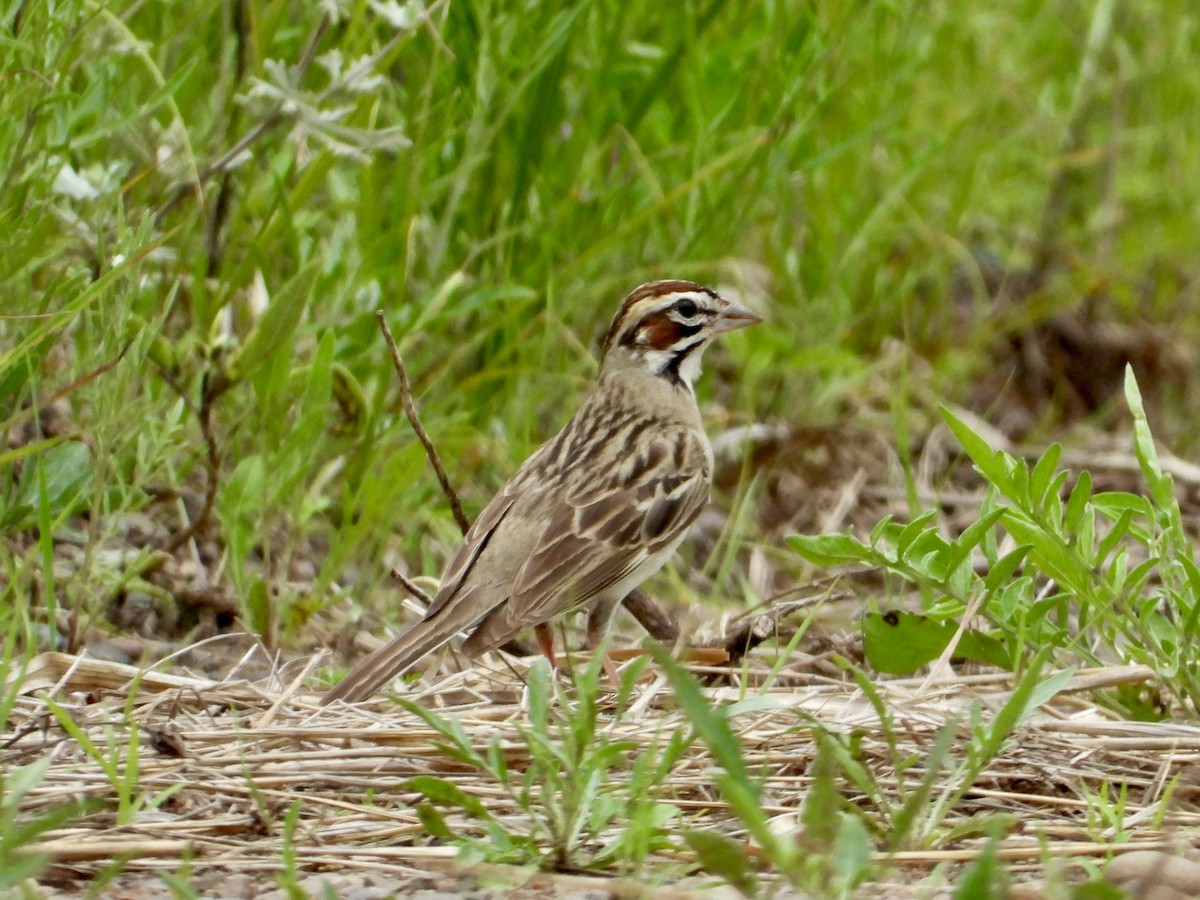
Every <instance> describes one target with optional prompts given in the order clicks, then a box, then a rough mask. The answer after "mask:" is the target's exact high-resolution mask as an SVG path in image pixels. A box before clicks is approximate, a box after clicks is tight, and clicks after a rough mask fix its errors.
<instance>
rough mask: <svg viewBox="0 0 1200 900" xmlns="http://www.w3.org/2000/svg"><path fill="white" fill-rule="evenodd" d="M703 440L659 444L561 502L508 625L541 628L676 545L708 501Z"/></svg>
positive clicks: (684, 436) (682, 438)
mask: <svg viewBox="0 0 1200 900" xmlns="http://www.w3.org/2000/svg"><path fill="white" fill-rule="evenodd" d="M703 440H704V439H703V437H702V436H698V435H696V434H695V433H694V432H691V431H687V430H680V431H678V432H675V433H672V434H668V435H663V436H660V437H657V438H655V439H653V440H651V441H648V442H647V444H646V447H645V449H644V450H643V452H642V453H641V455H640V456H639V457H637V458H634V459H631V460H628V461H627V462H626V463H625V464H624V465H622V466H618V467H617V470H616V471H614V473H613V475H612V476H611V477H610V478H609V479H605V481H604V482H601V483H600V484H593V485H590V486H588V485H580V486H579V487H578V488H577V489H575V490H572V491H567V492H565V494H560V495H558V499H556V501H555V503H554V508H553V509H552V510H550V516H549V522H548V523H547V525H546V527H545V528H544V529H543V531H542V533H541V535H540V536H539V538H538V541H537V543H536V545H535V546H534V549H533V552H532V553H531V554H530V555H529V558H528V560H527V561H526V562H525V564H524V566H522V567H521V571H520V572H519V573H518V574H517V577H516V580H515V581H514V582H513V586H512V595H511V597H510V598H509V602H508V604H507V606H508V611H509V618H511V619H514V620H517V621H520V622H522V623H524V624H525V625H534V624H537V623H539V622H545V621H548V620H549V619H552V618H554V617H555V616H558V615H561V614H562V613H564V612H567V611H569V610H572V609H577V608H579V607H580V606H582V605H584V604H586V603H588V602H589V601H590V600H592V599H594V598H595V597H596V596H598V595H599V594H602V593H603V592H604V591H605V590H606V589H608V588H610V587H612V586H613V585H615V584H617V583H618V582H620V581H621V580H622V579H623V578H625V577H626V576H627V575H630V574H632V573H633V572H635V571H637V569H638V568H639V567H640V566H641V565H642V564H643V563H645V562H647V561H648V560H649V559H651V558H652V557H654V556H655V555H656V554H658V553H660V552H662V551H663V550H664V549H666V548H668V547H670V546H673V545H674V544H676V543H677V542H678V540H679V538H680V537H681V536H682V535H683V533H684V532H685V531H686V530H687V527H688V526H689V525H690V524H691V523H692V521H693V520H694V519H695V518H696V516H697V515H699V513H700V510H702V509H703V508H704V504H705V503H706V502H707V501H708V492H709V484H710V477H711V473H710V468H711V467H710V464H709V461H708V449H707V446H706V444H704V443H703Z"/></svg>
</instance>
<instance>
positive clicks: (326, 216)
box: [0, 0, 1200, 651]
mask: <svg viewBox="0 0 1200 900" xmlns="http://www.w3.org/2000/svg"><path fill="white" fill-rule="evenodd" d="M0 37H2V40H0V221H3V223H4V232H5V234H4V240H3V241H2V242H0V433H3V435H4V436H5V439H6V440H5V443H4V444H3V445H0V536H2V538H3V542H2V544H0V583H3V595H4V606H5V608H6V609H7V610H8V611H9V613H12V614H13V615H10V616H9V617H8V622H7V627H8V633H9V634H10V635H14V636H22V637H21V640H20V641H19V642H18V643H20V644H21V646H23V647H25V649H26V650H30V651H31V650H32V649H33V648H34V647H36V646H37V645H38V644H39V643H40V644H45V643H46V642H47V640H48V638H47V636H46V635H45V633H44V632H43V633H41V636H40V637H39V636H38V635H39V632H37V631H36V630H35V629H32V628H31V627H30V625H31V623H33V622H34V621H36V620H38V619H44V618H45V616H46V615H49V616H50V617H51V618H58V620H59V625H60V628H61V629H62V630H63V631H64V633H65V635H66V638H65V640H66V641H67V642H68V643H75V644H77V643H78V642H79V641H81V640H82V636H83V635H84V634H85V633H86V632H87V630H88V629H89V628H101V629H107V628H110V627H112V625H113V624H114V623H115V624H116V625H117V626H118V627H126V628H128V629H130V630H133V631H141V632H142V633H150V634H154V635H156V636H169V637H176V636H180V635H193V636H194V635H196V634H199V633H202V631H203V630H204V628H209V629H211V628H214V627H215V628H218V629H220V628H224V627H230V626H231V622H230V621H229V619H230V616H232V615H236V616H239V617H241V618H242V620H243V621H244V622H245V623H246V624H248V625H249V626H251V627H252V628H254V629H255V630H257V631H259V632H260V633H262V634H264V635H265V636H266V637H267V639H268V642H269V643H275V642H278V641H283V642H292V641H298V642H300V643H313V642H317V641H319V639H320V635H321V634H322V633H323V631H322V629H323V628H324V627H325V620H324V619H322V618H321V616H325V615H327V614H329V611H330V610H331V609H333V608H335V604H336V609H339V610H341V611H342V612H340V613H338V615H349V616H351V617H353V616H356V615H357V611H358V610H360V609H362V608H364V607H366V608H369V609H371V610H372V612H373V614H378V615H379V616H380V617H382V618H388V616H389V614H388V612H387V611H388V610H394V609H395V607H396V604H397V602H398V601H397V600H396V598H395V594H394V593H392V594H388V593H382V594H379V595H378V596H377V595H376V592H375V590H374V589H375V588H377V587H379V586H380V585H385V584H387V582H388V577H387V571H388V568H389V566H391V565H395V564H398V565H400V566H401V567H402V568H404V569H406V570H408V571H411V572H414V573H425V574H430V575H436V574H437V573H438V572H439V571H440V569H441V566H442V565H443V564H444V561H445V559H446V556H447V553H448V552H449V551H450V549H451V548H452V546H453V544H454V543H455V539H456V535H457V530H456V528H455V526H454V523H453V520H452V519H451V517H450V515H449V512H448V510H447V509H446V506H445V503H444V502H443V500H442V498H441V494H440V492H439V490H438V488H437V484H436V481H435V480H434V478H433V477H432V474H431V473H430V471H429V469H428V467H427V464H426V462H425V459H424V455H423V453H422V451H421V449H420V447H419V445H418V444H417V443H416V441H415V439H414V438H413V436H412V434H411V432H410V431H409V429H408V428H407V426H406V425H405V423H404V421H403V417H402V414H401V411H400V407H399V402H398V394H397V388H396V382H395V375H394V372H393V370H392V366H391V361H390V359H389V358H388V355H387V353H386V349H385V347H384V344H383V342H382V340H381V337H380V334H379V331H378V328H377V323H376V321H375V317H374V312H375V310H377V309H383V310H385V311H386V313H387V318H388V321H389V323H390V325H391V327H392V329H393V330H394V331H395V333H396V336H397V339H398V341H399V344H400V348H401V351H402V352H403V354H404V357H405V360H406V362H407V364H408V367H409V370H410V372H411V374H412V376H413V378H414V382H415V388H416V393H417V398H418V402H419V404H420V406H421V410H422V414H423V418H424V421H425V424H426V427H427V428H428V430H429V432H430V434H431V436H432V438H433V439H434V441H435V442H436V444H437V446H438V447H439V449H440V450H441V453H442V455H443V457H444V458H445V459H446V460H447V465H448V467H449V469H450V474H451V477H452V479H453V480H454V481H455V483H456V484H457V485H458V486H459V488H460V489H461V492H462V494H463V495H464V500H465V502H466V505H467V507H468V512H469V513H474V512H475V511H477V510H478V509H479V508H480V506H481V505H482V504H483V503H485V502H486V500H487V499H488V498H489V497H490V495H491V493H492V492H493V491H494V490H495V489H496V488H497V487H498V486H499V485H500V484H501V483H502V482H503V480H504V479H505V478H506V477H507V476H508V475H509V474H510V473H511V472H512V471H513V469H515V467H516V466H517V465H518V464H519V462H520V461H521V460H522V459H523V458H524V457H525V456H526V455H527V454H528V453H529V452H530V451H531V450H532V449H533V448H534V447H535V446H536V445H537V444H538V443H539V442H540V441H541V440H543V439H545V438H546V437H548V436H549V435H550V434H551V433H553V431H554V430H555V429H556V428H558V427H559V426H560V425H561V424H562V423H563V422H564V421H565V420H566V418H567V417H568V415H569V412H570V410H572V409H573V408H574V407H575V405H576V403H577V401H578V398H579V396H580V394H581V393H582V392H583V391H584V390H585V389H586V387H587V385H588V383H589V380H590V378H591V376H592V375H593V373H594V371H595V351H596V346H597V342H598V340H599V338H600V336H601V335H602V334H603V332H604V329H605V328H606V326H607V324H608V320H609V318H610V316H611V314H612V312H613V311H614V310H615V308H616V305H617V303H618V302H619V300H620V298H621V296H622V295H623V294H624V293H625V292H627V291H628V290H629V289H630V288H632V287H633V286H635V285H636V284H638V283H639V282H641V281H645V280H649V279H652V278H658V277H684V278H691V279H695V280H698V281H702V282H705V283H708V284H712V285H715V286H718V287H720V288H721V289H722V290H728V291H729V292H730V293H731V294H737V295H738V296H740V297H741V298H744V300H745V301H746V302H747V303H749V304H750V305H752V306H754V307H755V308H756V309H757V310H759V311H760V312H761V313H762V314H763V315H764V317H766V318H767V319H768V321H769V324H768V325H767V326H766V327H760V328H757V329H751V330H750V331H747V332H744V333H741V334H738V335H735V336H733V337H732V338H731V339H730V340H728V341H726V342H724V343H723V344H722V345H721V346H719V347H717V348H715V349H714V351H713V352H711V353H710V354H709V357H708V360H707V365H708V373H707V374H706V376H705V378H704V380H703V383H702V384H701V386H700V394H701V399H702V404H703V405H704V407H705V412H706V418H707V420H708V421H709V423H710V432H712V433H719V432H721V431H723V430H725V429H727V428H729V427H731V426H737V425H745V424H752V423H769V424H775V425H784V426H788V427H801V426H812V425H816V424H819V425H821V426H825V427H835V426H836V425H837V424H838V423H846V422H853V423H856V424H857V425H858V426H859V427H862V428H864V429H869V430H873V431H877V432H879V433H881V434H882V435H883V437H884V438H885V439H886V440H887V441H893V442H895V443H896V444H897V446H898V448H899V449H898V454H899V457H900V458H901V460H902V461H903V462H907V461H908V454H909V449H908V442H909V440H910V438H909V434H910V429H911V430H912V431H913V432H914V433H915V432H920V431H921V430H922V429H923V428H924V427H925V424H926V423H927V421H928V420H929V418H930V416H929V413H930V411H931V410H932V409H933V406H934V404H935V403H936V402H937V401H938V400H947V401H952V402H956V403H962V404H964V405H967V406H970V407H972V408H974V409H976V410H978V411H979V412H981V413H983V414H984V415H986V416H988V417H989V418H994V419H997V420H999V421H1001V422H1003V423H1008V424H1009V425H1011V429H1010V433H1011V434H1012V435H1014V436H1015V437H1018V438H1026V437H1028V438H1030V439H1031V440H1039V439H1042V438H1043V437H1045V436H1047V435H1050V434H1055V433H1058V430H1059V429H1060V428H1061V426H1062V425H1064V424H1068V423H1072V422H1074V423H1078V422H1081V421H1082V422H1084V423H1086V424H1088V425H1090V426H1100V427H1103V426H1104V425H1105V423H1106V422H1107V421H1108V419H1107V418H1106V413H1107V411H1108V410H1109V407H1110V406H1112V405H1113V401H1114V397H1113V395H1112V393H1111V388H1112V386H1113V385H1112V384H1111V383H1110V382H1111V381H1112V370H1116V371H1119V370H1120V366H1121V365H1122V364H1123V362H1124V361H1125V360H1126V359H1130V360H1132V361H1133V362H1134V363H1135V368H1138V369H1139V377H1140V378H1141V380H1142V381H1143V386H1144V387H1146V383H1147V381H1148V380H1149V381H1150V382H1151V384H1150V385H1149V388H1148V393H1158V394H1159V395H1160V406H1159V407H1158V409H1159V415H1160V416H1161V418H1160V420H1159V423H1156V425H1157V428H1156V434H1157V435H1158V436H1159V437H1161V438H1163V439H1165V440H1166V441H1167V442H1168V443H1169V444H1170V445H1171V446H1173V447H1174V448H1175V449H1176V451H1177V452H1187V451H1189V450H1191V449H1194V444H1195V439H1196V437H1197V432H1196V429H1195V425H1194V424H1193V423H1194V418H1195V417H1194V415H1192V413H1193V412H1194V408H1193V406H1192V405H1191V404H1190V403H1189V394H1188V391H1187V387H1188V382H1189V380H1190V372H1191V359H1192V356H1191V347H1192V346H1194V342H1195V337H1196V333H1197V311H1196V306H1197V304H1196V295H1197V291H1198V290H1200V263H1198V257H1197V254H1196V252H1195V243H1196V237H1195V235H1196V225H1197V215H1198V213H1200V166H1198V165H1197V160H1200V115H1197V110H1198V109H1200V67H1198V66H1197V65H1196V60H1197V59H1198V58H1200V7H1197V5H1196V4H1195V3H1193V2H1190V0H1174V2H1173V0H1156V2H1149V0H1148V2H1142V3H1137V4H1118V3H1116V2H1114V0H1107V2H1106V0H1097V2H1067V0H1064V2H1055V3H1043V2H1034V0H1006V2H999V3H984V2H952V0H944V2H935V0H925V2H920V0H894V2H868V3H855V4H832V3H809V2H788V0H781V2H764V3H756V4H741V3H732V2H722V0H708V2H695V3H678V4H646V5H644V6H639V5H637V4H633V5H631V4H627V3H618V2H613V0H594V2H582V3H575V4H565V5H564V4H556V3H545V2H532V0H528V2H512V3H500V2H486V0H481V2H472V0H442V2H433V3H430V4H428V5H422V4H419V3H407V4H405V3H396V2H375V0H370V2H331V3H324V4H306V3H296V2H251V0H246V2H226V0H220V2H216V0H212V2H191V3H169V2H156V0H144V2H115V3H95V2H72V0H65V2H54V3H49V2H46V3H30V2H10V3H8V4H7V5H6V6H4V7H3V11H2V12H0ZM1116 384H1117V386H1118V387H1119V382H1117V383H1116ZM1117 402H1118V403H1119V398H1118V399H1117ZM1013 410H1016V412H1015V413H1014V412H1013ZM773 465H774V466H776V467H778V468H780V469H782V470H786V469H787V468H788V465H789V462H788V458H787V455H786V454H783V455H782V456H781V457H780V458H778V459H776V460H775V462H774V463H773ZM747 469H753V466H747ZM746 474H747V475H755V476H756V477H753V478H749V479H742V483H746V484H749V485H750V487H749V488H747V489H746V490H741V491H738V490H736V489H735V488H734V487H732V484H734V483H736V482H737V479H736V478H735V479H732V481H729V480H727V481H726V483H725V489H724V490H723V491H722V492H721V493H720V495H719V496H718V507H719V508H720V509H723V510H727V511H728V510H732V514H731V515H729V516H728V517H727V519H726V520H725V524H724V525H723V526H721V534H720V537H719V539H718V540H717V541H716V542H715V544H711V545H706V546H705V548H704V552H703V553H701V552H700V551H699V550H693V551H689V552H690V556H688V557H687V558H688V560H689V566H691V567H694V568H696V569H697V570H700V571H702V572H703V574H704V578H705V579H707V580H706V581H703V582H697V581H696V580H695V579H694V578H692V577H691V576H684V575H679V574H676V575H671V574H668V575H667V576H665V578H666V582H667V587H666V588H664V591H665V593H666V594H668V595H669V594H671V593H672V592H674V593H681V592H683V593H685V592H687V591H688V590H693V591H695V590H698V588H697V584H700V583H702V584H704V585H707V588H705V589H704V590H706V591H707V590H711V589H714V588H720V591H719V592H720V593H722V594H723V595H725V596H733V597H735V598H736V597H738V596H739V595H740V592H741V591H742V582H743V580H744V579H743V577H742V575H740V574H739V573H738V567H737V566H735V565H733V564H732V563H731V560H732V559H734V558H736V557H737V556H738V554H743V555H744V553H745V552H746V549H747V548H748V547H751V546H753V545H755V544H756V543H760V544H763V543H766V542H768V541H769V540H773V539H774V536H775V531H772V528H775V529H776V530H778V528H780V527H782V526H779V519H778V517H776V520H775V521H774V525H772V526H770V527H768V526H766V525H763V524H762V523H761V522H759V521H758V519H757V517H756V510H757V506H756V504H757V503H758V502H759V501H760V500H761V491H762V490H764V488H763V487H762V484H763V479H762V478H758V477H757V476H758V475H759V474H760V473H757V472H750V471H748V472H747V473H746ZM210 506H211V509H209V507H210ZM785 524H786V525H787V526H788V527H793V528H795V527H804V526H805V525H806V524H807V523H804V522H796V521H790V522H785ZM764 552H766V554H767V556H768V557H769V558H770V559H772V560H774V562H775V563H776V564H777V565H780V566H783V565H785V563H784V562H783V561H782V560H783V559H784V557H782V556H780V555H778V554H776V553H775V551H772V550H771V549H770V548H769V547H768V548H767V549H766V550H765V551H764ZM685 582H687V583H685ZM672 585H673V586H672ZM689 585H690V587H689ZM131 598H136V599H137V601H138V603H141V604H142V605H141V606H139V605H138V604H137V603H133V602H132V600H131ZM181 605H182V606H183V607H186V608H187V609H189V610H192V611H191V612H181V611H180V607H181ZM197 609H198V610H201V612H196V611H195V610H197ZM213 610H217V613H216V614H215V617H214V614H213ZM122 611H124V612H122ZM123 615H124V616H125V618H124V619H123V618H122V616H123ZM206 616H207V617H209V618H208V619H206ZM314 616H316V617H317V619H315V620H314ZM390 617H391V621H393V622H394V620H395V614H394V613H391V614H390ZM335 618H336V617H335ZM313 621H318V622H320V623H322V627H321V628H317V629H315V630H313V631H310V632H307V633H302V632H301V630H300V626H302V625H304V624H305V623H309V622H313ZM373 621H374V622H375V624H376V625H377V624H378V622H379V619H378V618H377V619H374V620H373ZM205 622H207V624H205ZM330 627H332V626H330ZM377 630H378V629H377ZM10 646H11V644H10Z"/></svg>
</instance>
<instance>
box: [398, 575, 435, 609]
mask: <svg viewBox="0 0 1200 900" xmlns="http://www.w3.org/2000/svg"><path fill="white" fill-rule="evenodd" d="M392 577H393V578H395V579H396V580H397V581H398V582H400V583H401V584H402V585H404V589H405V590H406V591H408V592H409V593H410V594H412V595H413V596H414V597H416V598H417V599H418V600H420V601H421V602H422V603H424V604H425V608H426V609H428V608H429V607H430V606H432V605H433V598H432V597H430V596H429V594H428V593H427V592H426V591H424V590H422V588H421V586H420V585H419V584H417V583H416V582H415V581H413V580H412V579H411V578H409V577H408V576H407V575H405V574H404V573H403V572H401V571H400V570H399V569H392Z"/></svg>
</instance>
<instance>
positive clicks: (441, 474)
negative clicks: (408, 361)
mask: <svg viewBox="0 0 1200 900" xmlns="http://www.w3.org/2000/svg"><path fill="white" fill-rule="evenodd" d="M375 318H377V319H378V320H379V328H380V329H381V330H382V331H383V339H384V340H385V341H387V345H388V350H390V351H391V352H392V363H393V364H394V365H395V366H396V374H397V375H398V376H400V402H401V403H402V404H404V415H405V416H407V417H408V424H409V425H411V426H412V430H413V431H415V432H416V434H417V438H418V440H420V442H421V446H422V447H424V448H425V455H426V456H427V457H428V458H429V464H430V465H432V466H433V471H434V472H435V473H437V479H438V484H440V485H441V486H442V493H443V494H445V495H446V499H447V500H448V501H449V502H450V510H451V511H452V512H453V513H454V521H456V522H457V523H458V527H459V528H460V529H461V530H462V533H463V534H466V533H467V532H468V531H470V530H471V520H470V519H468V518H467V514H466V513H464V512H463V508H462V503H460V502H459V499H458V494H457V493H455V490H454V487H453V486H452V485H451V484H450V478H449V477H448V476H447V475H446V468H445V466H443V465H442V458H441V457H440V456H438V452H437V448H436V447H434V446H433V441H431V440H430V439H429V435H428V434H427V433H426V431H425V429H424V427H422V425H421V419H420V417H419V416H418V415H417V404H416V403H415V402H413V395H412V382H410V381H409V380H408V371H407V370H406V369H405V368H404V360H402V359H401V358H400V351H399V349H397V347H396V340H395V338H393V337H392V330H391V329H390V328H388V324H387V319H386V318H385V317H384V314H383V310H382V309H381V310H378V311H377V312H376V313H375Z"/></svg>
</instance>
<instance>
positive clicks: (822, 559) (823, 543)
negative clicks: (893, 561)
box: [787, 534, 871, 566]
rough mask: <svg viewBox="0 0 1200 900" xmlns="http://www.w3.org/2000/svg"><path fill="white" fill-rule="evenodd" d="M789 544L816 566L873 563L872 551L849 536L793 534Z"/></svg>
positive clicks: (788, 540) (789, 538)
mask: <svg viewBox="0 0 1200 900" xmlns="http://www.w3.org/2000/svg"><path fill="white" fill-rule="evenodd" d="M787 542H788V546H789V547H791V548H792V549H793V550H795V551H796V552H797V553H799V554H800V555H801V556H802V557H804V559H805V560H807V561H808V562H810V563H812V564H813V565H815V566H840V565H845V564H846V563H852V562H870V561H871V549H870V548H869V547H867V546H866V545H864V544H863V543H862V541H860V540H858V539H857V538H854V537H851V536H850V535H848V534H821V535H807V534H793V535H791V536H790V537H788V539H787Z"/></svg>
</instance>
